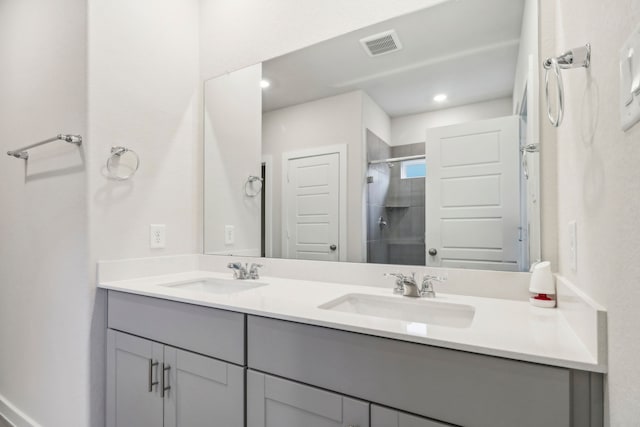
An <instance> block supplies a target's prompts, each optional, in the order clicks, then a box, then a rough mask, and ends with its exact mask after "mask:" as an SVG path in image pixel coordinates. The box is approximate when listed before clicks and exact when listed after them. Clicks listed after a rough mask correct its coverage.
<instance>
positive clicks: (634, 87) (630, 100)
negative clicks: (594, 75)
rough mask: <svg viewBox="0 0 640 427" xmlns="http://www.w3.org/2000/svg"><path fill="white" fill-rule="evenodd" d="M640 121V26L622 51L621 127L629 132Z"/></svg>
mask: <svg viewBox="0 0 640 427" xmlns="http://www.w3.org/2000/svg"><path fill="white" fill-rule="evenodd" d="M638 121H640V25H638V27H637V28H636V29H635V30H634V32H633V33H632V34H631V36H629V38H628V39H627V41H626V42H625V43H624V45H623V46H622V48H621V49H620V125H621V126H622V129H623V130H625V131H627V130H629V129H631V128H632V127H633V126H634V125H635V124H636V123H638Z"/></svg>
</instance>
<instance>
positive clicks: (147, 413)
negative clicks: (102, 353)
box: [107, 329, 163, 427]
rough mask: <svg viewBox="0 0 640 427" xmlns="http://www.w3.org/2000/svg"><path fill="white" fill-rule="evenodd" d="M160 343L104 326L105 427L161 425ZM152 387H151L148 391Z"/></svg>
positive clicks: (149, 426) (150, 426) (155, 426)
mask: <svg viewBox="0 0 640 427" xmlns="http://www.w3.org/2000/svg"><path fill="white" fill-rule="evenodd" d="M162 353H163V351H162V345H161V344H158V343H154V342H153V341H149V340H145V339H142V338H138V337H134V336H131V335H127V334H123V333H122V332H116V331H114V330H111V329H109V330H107V427H134V426H135V427H159V426H162V417H163V415H162V406H163V405H162V399H161V398H160V391H159V387H158V385H154V384H153V383H155V382H157V380H158V378H159V377H158V375H159V374H160V371H159V368H160V366H159V365H160V363H161V362H162V357H163V354H162ZM149 390H151V391H149Z"/></svg>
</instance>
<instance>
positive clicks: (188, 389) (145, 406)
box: [107, 329, 244, 427]
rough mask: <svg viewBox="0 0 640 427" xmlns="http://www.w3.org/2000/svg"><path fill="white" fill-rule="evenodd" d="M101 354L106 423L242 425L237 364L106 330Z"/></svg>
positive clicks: (121, 426)
mask: <svg viewBox="0 0 640 427" xmlns="http://www.w3.org/2000/svg"><path fill="white" fill-rule="evenodd" d="M107 353H108V358H107V427H163V426H164V427H217V426H225V427H243V426H244V369H243V368H241V367H238V366H235V365H231V364H228V363H224V362H221V361H219V360H215V359H212V358H209V357H206V356H202V355H199V354H195V353H190V352H187V351H184V350H180V349H177V348H174V347H170V346H167V345H162V344H159V343H156V342H154V341H150V340H146V339H143V338H138V337H135V336H132V335H128V334H125V333H122V332H118V331H114V330H111V329H109V330H108V332H107ZM163 388H164V389H165V390H164V392H163Z"/></svg>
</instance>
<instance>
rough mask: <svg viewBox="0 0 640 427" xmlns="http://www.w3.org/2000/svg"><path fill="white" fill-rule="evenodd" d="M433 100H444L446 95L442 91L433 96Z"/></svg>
mask: <svg viewBox="0 0 640 427" xmlns="http://www.w3.org/2000/svg"><path fill="white" fill-rule="evenodd" d="M433 100H434V101H436V102H444V101H446V100H447V95H446V94H444V93H439V94H438V95H436V96H434V97H433Z"/></svg>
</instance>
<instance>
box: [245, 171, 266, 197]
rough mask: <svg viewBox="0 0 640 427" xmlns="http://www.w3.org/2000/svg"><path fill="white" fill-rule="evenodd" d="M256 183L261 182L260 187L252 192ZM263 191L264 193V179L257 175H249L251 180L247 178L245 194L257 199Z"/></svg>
mask: <svg viewBox="0 0 640 427" xmlns="http://www.w3.org/2000/svg"><path fill="white" fill-rule="evenodd" d="M254 182H259V183H260V186H259V187H258V189H257V190H254V191H253V192H252V191H251V189H250V187H253V183H254ZM261 191H262V178H260V177H259V176H255V175H249V178H247V181H246V182H245V183H244V194H246V195H247V196H248V197H256V196H257V195H258V194H260V192H261Z"/></svg>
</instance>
